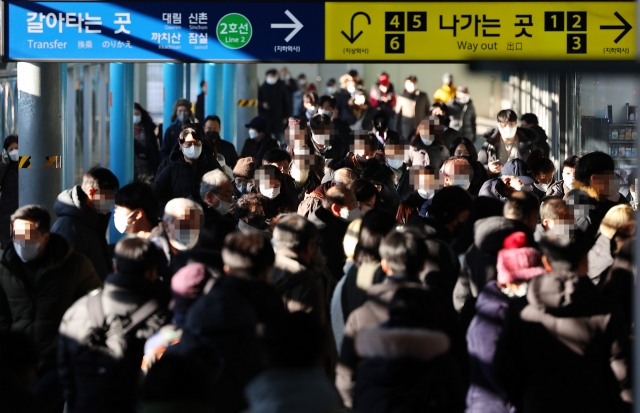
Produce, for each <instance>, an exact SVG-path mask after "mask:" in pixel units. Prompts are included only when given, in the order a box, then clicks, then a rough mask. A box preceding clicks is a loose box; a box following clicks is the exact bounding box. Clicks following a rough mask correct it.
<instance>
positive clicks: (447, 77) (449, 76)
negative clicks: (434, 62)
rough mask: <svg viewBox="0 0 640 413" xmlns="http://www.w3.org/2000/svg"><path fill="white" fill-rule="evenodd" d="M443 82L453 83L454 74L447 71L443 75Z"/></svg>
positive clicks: (446, 83) (449, 84)
mask: <svg viewBox="0 0 640 413" xmlns="http://www.w3.org/2000/svg"><path fill="white" fill-rule="evenodd" d="M442 83H444V84H445V85H448V86H451V85H453V75H452V74H451V73H445V74H443V75H442Z"/></svg>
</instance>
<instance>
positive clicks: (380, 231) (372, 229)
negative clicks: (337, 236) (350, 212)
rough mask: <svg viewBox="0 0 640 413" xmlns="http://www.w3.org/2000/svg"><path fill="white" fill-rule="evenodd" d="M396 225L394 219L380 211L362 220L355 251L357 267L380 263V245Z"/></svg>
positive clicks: (371, 213) (372, 212) (369, 214)
mask: <svg viewBox="0 0 640 413" xmlns="http://www.w3.org/2000/svg"><path fill="white" fill-rule="evenodd" d="M395 225H396V222H395V219H394V217H392V216H391V215H389V214H388V213H386V212H383V211H380V210H374V211H371V212H370V213H368V214H366V215H365V216H364V217H363V218H362V223H361V224H360V233H359V234H358V244H357V245H356V249H355V262H356V265H357V266H360V265H362V264H364V263H368V262H369V263H379V262H380V260H381V258H380V243H381V242H382V239H383V238H384V237H386V236H387V234H389V233H390V232H391V231H392V230H393V229H394V228H395Z"/></svg>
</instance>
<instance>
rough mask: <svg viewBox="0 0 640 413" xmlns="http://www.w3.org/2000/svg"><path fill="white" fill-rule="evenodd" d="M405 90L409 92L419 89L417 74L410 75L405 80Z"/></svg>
mask: <svg viewBox="0 0 640 413" xmlns="http://www.w3.org/2000/svg"><path fill="white" fill-rule="evenodd" d="M404 90H405V91H406V92H407V93H415V91H416V90H418V78H417V77H415V76H409V77H407V78H406V79H405V81H404Z"/></svg>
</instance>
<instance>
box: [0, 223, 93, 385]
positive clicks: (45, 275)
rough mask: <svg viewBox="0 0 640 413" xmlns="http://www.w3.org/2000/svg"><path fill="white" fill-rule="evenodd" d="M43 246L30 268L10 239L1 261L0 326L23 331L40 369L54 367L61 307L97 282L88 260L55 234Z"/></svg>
mask: <svg viewBox="0 0 640 413" xmlns="http://www.w3.org/2000/svg"><path fill="white" fill-rule="evenodd" d="M46 248H47V249H46V252H45V254H44V256H43V258H42V259H41V260H39V261H38V262H37V264H38V267H37V268H36V269H35V270H34V271H32V270H30V269H29V267H27V265H25V264H24V263H23V262H22V261H21V260H20V258H19V257H18V255H17V254H16V251H15V249H14V247H13V243H11V244H9V245H7V248H6V249H5V250H4V254H3V255H2V266H0V331H18V332H22V333H25V334H27V335H29V336H30V337H31V338H32V339H33V340H34V342H35V345H36V350H37V352H38V370H39V372H41V373H42V372H46V371H48V370H50V369H53V368H55V366H56V354H57V347H58V327H59V326H60V321H61V320H62V316H63V315H64V312H65V311H67V309H68V308H69V307H70V306H71V305H72V304H73V303H74V301H76V300H77V299H78V298H80V297H82V296H83V295H85V294H86V293H88V292H89V291H91V290H94V289H96V288H98V287H100V286H101V285H102V281H101V280H100V277H98V274H97V273H96V271H95V269H94V268H93V265H91V261H89V259H88V258H87V257H85V256H84V255H82V254H79V253H77V252H75V251H74V249H73V247H72V246H71V244H69V242H67V241H66V240H65V239H64V238H62V237H61V236H60V235H57V234H50V236H49V242H48V243H47V247H46ZM34 264H36V263H35V262H34Z"/></svg>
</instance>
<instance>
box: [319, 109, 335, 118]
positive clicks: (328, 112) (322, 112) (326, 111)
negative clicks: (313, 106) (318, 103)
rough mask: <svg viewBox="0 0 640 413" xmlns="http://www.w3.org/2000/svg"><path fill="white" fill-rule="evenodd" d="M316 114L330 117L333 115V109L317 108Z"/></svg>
mask: <svg viewBox="0 0 640 413" xmlns="http://www.w3.org/2000/svg"><path fill="white" fill-rule="evenodd" d="M318 114H320V115H325V116H329V117H332V116H333V111H331V110H329V109H318Z"/></svg>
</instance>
